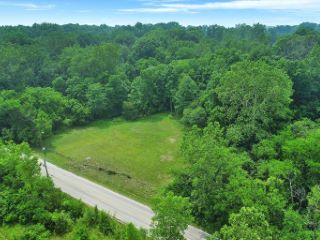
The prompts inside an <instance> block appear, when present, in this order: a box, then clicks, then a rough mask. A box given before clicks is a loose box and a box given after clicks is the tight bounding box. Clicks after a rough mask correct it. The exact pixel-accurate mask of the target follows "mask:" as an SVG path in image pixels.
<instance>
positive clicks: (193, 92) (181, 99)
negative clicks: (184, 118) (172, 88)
mask: <svg viewBox="0 0 320 240" xmlns="http://www.w3.org/2000/svg"><path fill="white" fill-rule="evenodd" d="M198 91H199V89H198V86H197V84H196V83H195V82H194V81H193V80H192V79H191V77H189V76H188V75H183V76H182V77H181V78H180V80H179V85H178V89H177V92H176V93H175V98H174V103H175V109H176V112H177V114H179V115H181V114H182V113H183V110H184V109H185V108H186V107H188V106H189V105H190V104H191V103H192V101H193V100H195V99H196V97H197V96H198Z"/></svg>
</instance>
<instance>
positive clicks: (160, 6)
mask: <svg viewBox="0 0 320 240" xmlns="http://www.w3.org/2000/svg"><path fill="white" fill-rule="evenodd" d="M170 21H177V22H179V23H181V24H183V25H204V24H207V25H209V24H219V25H224V26H234V25H235V24H238V23H247V24H253V23H257V22H259V23H263V24H266V25H269V26H273V25H286V24H298V23H301V22H306V21H308V22H317V23H320V0H42V1H41V0H4V1H2V0H0V25H18V24H23V25H31V24H33V23H35V22H37V23H42V22H52V23H59V24H64V23H80V24H98V25H99V24H107V25H123V24H125V25H127V24H135V23H136V22H142V23H157V22H170Z"/></svg>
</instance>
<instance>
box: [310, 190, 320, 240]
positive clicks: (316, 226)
mask: <svg viewBox="0 0 320 240" xmlns="http://www.w3.org/2000/svg"><path fill="white" fill-rule="evenodd" d="M307 210H308V220H309V222H308V224H309V227H310V229H311V230H312V231H313V234H312V239H313V240H316V239H318V238H319V236H320V186H319V185H316V186H314V187H313V188H312V189H311V192H310V193H309V195H308V208H307Z"/></svg>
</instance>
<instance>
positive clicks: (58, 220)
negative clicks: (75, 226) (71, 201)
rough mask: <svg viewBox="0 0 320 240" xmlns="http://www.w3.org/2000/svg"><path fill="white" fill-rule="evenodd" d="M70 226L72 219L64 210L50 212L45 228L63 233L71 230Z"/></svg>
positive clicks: (59, 233) (56, 232)
mask: <svg viewBox="0 0 320 240" xmlns="http://www.w3.org/2000/svg"><path fill="white" fill-rule="evenodd" d="M71 226H72V220H71V218H70V215H69V214H67V213H65V212H54V213H52V214H51V217H50V220H49V224H48V226H47V228H48V229H50V230H51V232H54V233H55V234H58V235H63V234H65V233H67V232H69V231H70V230H71Z"/></svg>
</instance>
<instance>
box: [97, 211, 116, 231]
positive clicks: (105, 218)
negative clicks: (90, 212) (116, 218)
mask: <svg viewBox="0 0 320 240" xmlns="http://www.w3.org/2000/svg"><path fill="white" fill-rule="evenodd" d="M98 227H99V230H100V232H101V233H103V234H105V235H110V234H113V233H114V228H115V226H114V223H113V220H112V219H111V217H110V216H109V215H108V214H106V213H105V212H100V214H99V225H98Z"/></svg>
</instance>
